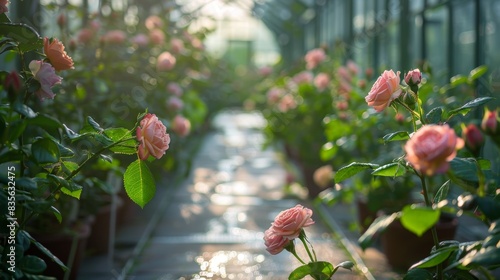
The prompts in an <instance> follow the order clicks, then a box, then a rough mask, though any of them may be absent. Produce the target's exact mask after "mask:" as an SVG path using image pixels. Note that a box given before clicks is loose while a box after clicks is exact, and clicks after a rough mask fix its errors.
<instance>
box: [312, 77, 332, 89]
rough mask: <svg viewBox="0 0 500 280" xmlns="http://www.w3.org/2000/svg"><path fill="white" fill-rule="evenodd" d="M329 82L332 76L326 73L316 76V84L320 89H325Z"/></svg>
mask: <svg viewBox="0 0 500 280" xmlns="http://www.w3.org/2000/svg"><path fill="white" fill-rule="evenodd" d="M329 84H330V77H329V76H328V74H326V73H319V74H318V75H316V77H315V78H314V85H315V86H316V88H318V89H319V91H323V90H325V89H326V88H327V87H328V85H329Z"/></svg>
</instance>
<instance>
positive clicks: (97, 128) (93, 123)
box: [87, 116, 104, 132]
mask: <svg viewBox="0 0 500 280" xmlns="http://www.w3.org/2000/svg"><path fill="white" fill-rule="evenodd" d="M87 122H88V123H89V124H90V126H91V127H92V128H93V129H94V130H95V131H97V132H102V131H104V129H103V128H102V127H101V125H99V124H98V123H97V122H96V121H95V120H94V119H93V118H92V117H91V116H88V117H87Z"/></svg>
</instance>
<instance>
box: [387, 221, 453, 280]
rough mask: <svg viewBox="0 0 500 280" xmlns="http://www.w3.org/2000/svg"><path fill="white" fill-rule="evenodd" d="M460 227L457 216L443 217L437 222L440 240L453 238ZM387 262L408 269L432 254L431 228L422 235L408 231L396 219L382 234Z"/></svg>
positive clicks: (395, 267)
mask: <svg viewBox="0 0 500 280" xmlns="http://www.w3.org/2000/svg"><path fill="white" fill-rule="evenodd" d="M457 227H458V219H457V218H456V217H452V218H450V217H441V219H440V220H439V222H438V223H437V224H436V229H437V234H438V239H439V241H443V240H452V239H454V237H455V232H456V230H457ZM381 243H382V248H383V251H384V253H385V255H386V258H387V262H388V263H389V264H390V265H391V266H392V267H393V268H394V269H398V270H405V271H406V270H408V268H409V267H410V266H412V265H413V264H414V263H416V262H418V261H420V260H422V259H424V258H425V257H427V256H429V255H430V252H431V249H432V247H433V246H434V241H433V238H432V233H431V230H428V231H426V232H425V233H424V234H423V235H422V236H421V237H418V236H417V235H415V234H414V233H412V232H410V231H408V230H407V229H406V228H404V227H403V225H402V224H401V223H400V222H399V220H395V221H394V222H393V223H392V224H391V225H390V226H389V227H388V228H387V230H386V231H385V232H384V233H383V234H382V235H381Z"/></svg>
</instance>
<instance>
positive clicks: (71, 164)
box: [62, 161, 79, 172]
mask: <svg viewBox="0 0 500 280" xmlns="http://www.w3.org/2000/svg"><path fill="white" fill-rule="evenodd" d="M62 164H63V165H64V167H66V168H67V169H68V170H69V172H73V171H75V170H76V169H78V167H79V165H78V163H76V162H73V161H63V162H62Z"/></svg>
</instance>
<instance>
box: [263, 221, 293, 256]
mask: <svg viewBox="0 0 500 280" xmlns="http://www.w3.org/2000/svg"><path fill="white" fill-rule="evenodd" d="M289 243H290V240H289V239H288V238H285V237H283V236H281V235H278V234H276V232H275V231H274V230H273V228H272V227H271V228H269V229H268V230H266V231H265V232H264V244H265V245H266V250H267V251H268V252H269V253H270V254H271V255H276V254H278V253H281V251H283V249H285V247H286V246H287V245H288V244H289Z"/></svg>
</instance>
